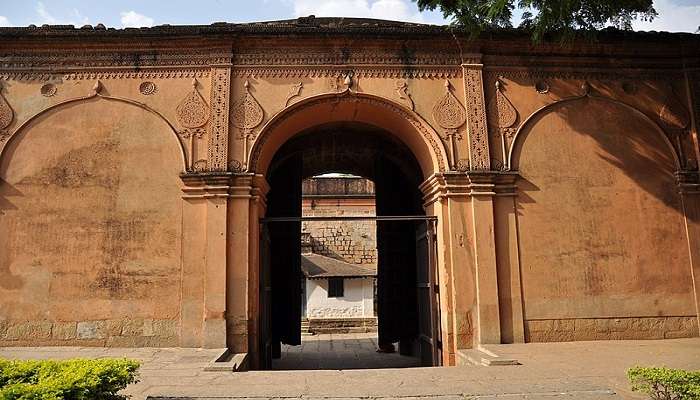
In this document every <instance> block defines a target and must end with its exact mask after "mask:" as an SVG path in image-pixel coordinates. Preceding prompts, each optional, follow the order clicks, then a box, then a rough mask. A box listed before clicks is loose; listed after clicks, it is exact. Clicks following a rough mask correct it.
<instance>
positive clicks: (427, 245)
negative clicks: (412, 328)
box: [416, 220, 442, 367]
mask: <svg viewBox="0 0 700 400" xmlns="http://www.w3.org/2000/svg"><path fill="white" fill-rule="evenodd" d="M433 224H434V221H432V220H425V221H419V222H418V223H417V224H416V225H417V226H416V291H417V298H418V346H419V353H420V354H419V356H420V359H421V365H422V366H425V367H430V366H438V365H440V363H441V360H442V354H441V347H442V346H441V342H440V321H439V315H438V291H437V288H438V285H437V279H436V271H435V266H436V263H435V261H436V260H435V255H436V248H435V230H434V225H433Z"/></svg>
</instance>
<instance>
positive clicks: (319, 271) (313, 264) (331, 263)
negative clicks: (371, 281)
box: [301, 253, 377, 279]
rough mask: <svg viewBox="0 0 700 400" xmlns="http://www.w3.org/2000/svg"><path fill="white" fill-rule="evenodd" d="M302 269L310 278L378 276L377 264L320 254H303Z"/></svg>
mask: <svg viewBox="0 0 700 400" xmlns="http://www.w3.org/2000/svg"><path fill="white" fill-rule="evenodd" d="M301 271H302V273H303V274H304V276H305V277H307V278H309V279H321V278H333V277H345V278H361V277H366V276H376V275H377V266H376V265H367V264H362V265H360V264H351V263H348V262H345V261H341V260H336V259H335V258H331V257H326V256H322V255H320V254H313V253H309V254H302V255H301Z"/></svg>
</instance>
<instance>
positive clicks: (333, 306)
mask: <svg viewBox="0 0 700 400" xmlns="http://www.w3.org/2000/svg"><path fill="white" fill-rule="evenodd" d="M344 285H345V291H344V293H343V297H328V280H327V279H307V280H306V317H307V318H372V317H374V278H354V279H345V280H344Z"/></svg>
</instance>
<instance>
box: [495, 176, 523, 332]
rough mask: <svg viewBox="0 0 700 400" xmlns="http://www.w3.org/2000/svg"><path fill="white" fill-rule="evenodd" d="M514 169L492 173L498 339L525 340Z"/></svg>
mask: <svg viewBox="0 0 700 400" xmlns="http://www.w3.org/2000/svg"><path fill="white" fill-rule="evenodd" d="M517 178H518V174H517V173H516V172H502V173H499V174H498V175H496V176H495V181H494V182H495V187H494V189H495V192H496V197H495V199H494V227H495V239H496V265H497V275H498V304H499V313H500V317H501V320H500V321H501V342H502V343H524V342H525V326H524V320H523V299H522V281H521V275H520V250H519V249H518V211H517V186H516V180H517Z"/></svg>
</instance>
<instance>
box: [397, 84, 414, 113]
mask: <svg viewBox="0 0 700 400" xmlns="http://www.w3.org/2000/svg"><path fill="white" fill-rule="evenodd" d="M396 94H397V95H398V96H399V99H400V100H401V103H403V104H404V105H405V106H406V107H408V108H409V109H411V111H415V106H414V104H413V98H412V97H411V94H410V93H408V82H406V81H405V80H403V79H401V80H398V81H396Z"/></svg>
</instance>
